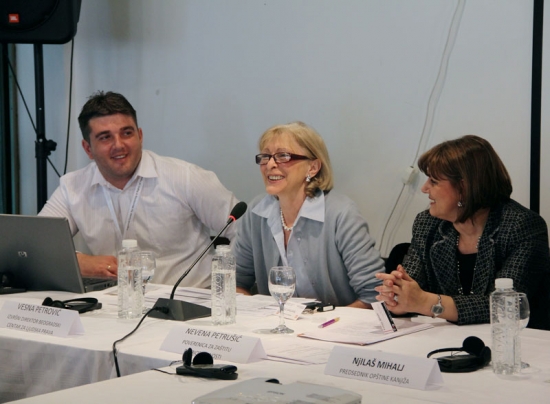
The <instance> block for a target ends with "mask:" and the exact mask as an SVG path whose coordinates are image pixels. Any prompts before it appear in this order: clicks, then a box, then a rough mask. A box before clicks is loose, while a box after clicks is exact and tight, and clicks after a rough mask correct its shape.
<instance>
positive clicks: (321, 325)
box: [319, 317, 340, 328]
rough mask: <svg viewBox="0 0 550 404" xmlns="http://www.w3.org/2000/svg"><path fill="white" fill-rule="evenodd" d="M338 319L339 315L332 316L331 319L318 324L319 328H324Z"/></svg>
mask: <svg viewBox="0 0 550 404" xmlns="http://www.w3.org/2000/svg"><path fill="white" fill-rule="evenodd" d="M337 321H340V317H336V318H333V319H332V320H328V321H327V322H325V323H323V324H320V325H319V328H325V327H328V326H329V325H331V324H334V323H335V322H337Z"/></svg>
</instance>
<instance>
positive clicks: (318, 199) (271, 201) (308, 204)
mask: <svg viewBox="0 0 550 404" xmlns="http://www.w3.org/2000/svg"><path fill="white" fill-rule="evenodd" d="M252 212H253V213H255V214H256V215H258V216H261V217H265V218H266V219H267V223H268V224H269V226H270V227H271V228H273V227H274V226H275V225H276V224H277V223H280V221H281V212H280V206H279V200H278V199H277V198H275V196H273V195H266V196H265V197H264V198H263V199H262V200H261V201H260V202H259V203H258V204H257V205H256V206H255V207H254V208H253V209H252ZM301 217H304V218H306V219H311V220H315V221H318V222H324V221H325V197H324V194H323V191H321V190H318V191H317V193H316V194H315V196H314V197H313V198H309V197H308V198H306V200H305V201H304V203H303V204H302V207H301V208H300V212H299V213H298V217H297V218H296V221H295V222H294V223H295V225H296V223H298V220H299V219H300V218H301Z"/></svg>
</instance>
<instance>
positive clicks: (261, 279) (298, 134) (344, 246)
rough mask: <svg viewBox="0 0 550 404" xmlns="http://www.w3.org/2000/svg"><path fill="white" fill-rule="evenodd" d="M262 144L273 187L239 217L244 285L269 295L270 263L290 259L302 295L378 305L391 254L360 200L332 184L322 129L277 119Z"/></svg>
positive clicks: (266, 176)
mask: <svg viewBox="0 0 550 404" xmlns="http://www.w3.org/2000/svg"><path fill="white" fill-rule="evenodd" d="M259 150H260V154H258V155H256V163H257V164H258V165H259V166H260V172H261V174H262V178H263V180H264V184H265V188H266V192H267V195H260V196H259V197H257V198H255V199H254V200H253V201H252V202H251V203H250V206H249V208H248V211H247V212H246V214H245V215H244V217H243V218H241V220H240V222H239V228H238V231H237V233H238V236H237V240H236V244H235V247H234V253H235V256H236V260H237V289H238V291H239V292H242V293H249V291H250V288H251V287H252V286H253V285H254V284H255V283H256V284H257V287H258V292H259V293H261V294H267V295H268V294H269V289H268V273H269V270H270V268H271V267H274V266H279V265H288V266H291V267H293V268H294V270H295V272H296V292H295V296H298V297H307V298H311V299H317V300H320V301H322V302H325V303H332V304H334V305H340V306H344V305H349V306H353V307H361V308H370V307H371V306H370V303H371V302H374V301H375V296H376V291H375V290H374V288H375V286H376V285H378V284H380V282H379V281H378V280H377V279H376V277H375V275H374V274H375V273H377V272H381V271H384V262H383V261H382V259H381V258H380V253H379V252H378V251H377V250H376V249H375V248H374V240H373V239H372V238H371V237H370V236H369V233H368V226H367V223H366V222H365V220H364V219H363V218H362V217H361V215H360V213H359V211H358V209H357V207H356V205H355V204H354V203H353V201H351V200H350V199H349V198H347V197H346V196H344V195H341V194H338V193H337V192H335V191H333V190H332V187H333V177H332V168H331V165H330V158H329V155H328V151H327V148H326V146H325V143H324V141H323V139H322V138H321V136H319V134H317V132H316V131H315V130H314V129H312V128H311V127H309V126H307V125H306V124H304V123H302V122H293V123H289V124H286V125H277V126H274V127H272V128H270V129H268V130H267V131H266V132H265V133H264V134H263V135H262V137H261V138H260V142H259Z"/></svg>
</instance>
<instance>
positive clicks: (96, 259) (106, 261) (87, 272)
mask: <svg viewBox="0 0 550 404" xmlns="http://www.w3.org/2000/svg"><path fill="white" fill-rule="evenodd" d="M76 258H77V259H78V265H79V266H80V273H81V274H82V276H86V277H100V278H114V277H116V276H117V270H118V264H117V259H116V257H113V256H112V255H88V254H82V253H80V252H79V253H77V254H76Z"/></svg>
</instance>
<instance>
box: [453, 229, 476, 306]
mask: <svg viewBox="0 0 550 404" xmlns="http://www.w3.org/2000/svg"><path fill="white" fill-rule="evenodd" d="M479 240H481V236H479V237H478V238H477V243H476V251H479ZM459 242H460V233H459V234H458V236H457V237H456V251H457V253H458V243H459ZM476 254H477V252H476ZM476 266H477V257H476V263H475V264H474V270H473V271H472V272H473V275H472V285H471V286H470V294H471V295H473V294H474V291H473V288H474V276H475V273H476ZM456 273H457V276H458V294H459V295H461V296H462V295H464V291H463V290H462V282H461V281H460V262H459V261H458V256H457V258H456Z"/></svg>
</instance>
